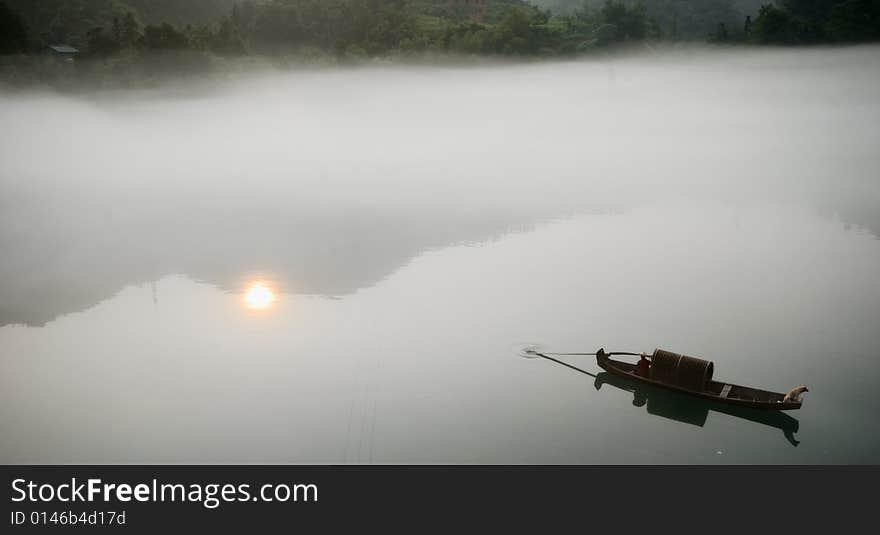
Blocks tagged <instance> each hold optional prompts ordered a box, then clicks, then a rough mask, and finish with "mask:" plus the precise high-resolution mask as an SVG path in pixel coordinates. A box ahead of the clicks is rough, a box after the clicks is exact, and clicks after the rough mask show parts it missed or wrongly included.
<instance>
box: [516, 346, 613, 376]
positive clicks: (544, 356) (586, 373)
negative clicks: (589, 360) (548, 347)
mask: <svg viewBox="0 0 880 535" xmlns="http://www.w3.org/2000/svg"><path fill="white" fill-rule="evenodd" d="M526 353H528V354H530V355H535V356H536V357H541V358H542V359H547V360H551V361H553V362H555V363H557V364H562V365H563V366H565V367H566V368H571V369H572V370H574V371H576V372H581V373H583V374H585V375H589V376H590V377H593V378H594V379H595V378H596V375H595V374H593V373H590V372H588V371H587V370H582V369H580V368H578V367H577V366H572V365H571V364H569V363H567V362H562V361H561V360H559V359H555V358H553V357H551V356H550V355H566V354H571V353H539V352H537V351H533V350H531V349H529V350H528V351H526ZM577 354H578V355H586V354H587V353H577ZM593 355H595V353H593Z"/></svg>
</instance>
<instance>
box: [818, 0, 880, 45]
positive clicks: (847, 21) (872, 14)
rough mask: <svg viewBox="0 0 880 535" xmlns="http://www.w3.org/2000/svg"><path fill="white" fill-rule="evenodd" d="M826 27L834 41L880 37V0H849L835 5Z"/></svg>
mask: <svg viewBox="0 0 880 535" xmlns="http://www.w3.org/2000/svg"><path fill="white" fill-rule="evenodd" d="M825 29H826V31H827V33H828V35H829V36H830V38H831V39H832V40H834V41H841V42H853V43H854V42H859V41H876V40H878V39H880V0H847V1H845V2H841V3H840V4H837V5H835V6H834V7H833V8H832V9H831V12H830V14H829V17H828V22H827V23H826V25H825Z"/></svg>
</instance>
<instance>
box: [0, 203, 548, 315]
mask: <svg viewBox="0 0 880 535" xmlns="http://www.w3.org/2000/svg"><path fill="white" fill-rule="evenodd" d="M80 208H82V207H81V206H80V207H77V208H73V207H72V208H71V209H68V210H67V211H65V210H64V209H63V206H58V205H56V206H54V207H52V210H51V213H49V212H48V211H47V212H39V211H36V212H34V211H31V212H29V213H28V216H27V219H26V220H22V219H18V220H16V219H12V220H7V221H5V222H4V224H5V225H6V228H7V229H9V228H14V229H16V231H15V232H14V233H3V234H0V242H2V249H3V250H4V251H16V254H14V255H5V256H3V257H2V258H0V326H2V325H7V324H15V323H21V324H26V325H31V326H40V325H44V324H45V323H47V322H49V321H51V320H53V319H55V318H57V317H58V316H60V315H64V314H67V313H71V312H76V311H81V310H84V309H87V308H89V307H91V306H93V305H95V304H97V303H99V302H101V301H103V300H105V299H108V298H110V297H112V296H113V295H115V294H116V293H117V292H118V291H120V290H121V289H122V288H124V287H125V286H128V285H133V284H142V283H147V282H151V281H155V280H158V279H160V278H162V277H164V276H166V275H169V274H184V275H186V276H188V277H190V278H192V279H195V280H199V281H205V282H209V283H211V284H214V285H216V286H218V287H220V288H222V289H223V290H226V291H233V292H234V291H240V290H241V289H242V285H243V284H244V283H245V282H246V280H245V279H246V277H248V276H253V275H255V274H262V275H265V276H268V277H271V278H272V279H273V280H274V281H276V282H277V283H278V284H279V285H280V289H281V290H282V291H285V292H293V293H300V294H316V295H333V296H336V295H345V294H349V293H352V292H354V291H356V290H358V289H360V288H364V287H368V286H371V285H373V284H375V283H376V282H378V281H380V280H381V279H383V278H384V277H387V276H388V275H390V274H391V273H393V272H394V271H395V270H396V269H398V268H399V267H401V266H402V265H404V264H405V263H406V262H407V261H409V260H410V259H412V258H413V257H415V256H417V255H418V254H419V253H421V252H423V251H425V250H428V249H432V248H440V247H445V246H448V245H451V244H457V243H468V242H479V241H484V240H487V239H492V238H493V237H496V236H500V235H502V234H504V233H507V232H510V231H512V230H517V229H521V228H525V227H529V226H531V225H533V224H534V222H535V221H536V220H537V218H538V215H537V214H536V213H523V212H520V213H513V212H510V211H504V210H492V209H490V208H486V209H483V210H475V209H473V207H467V206H463V205H460V206H458V207H456V206H443V207H442V208H441V207H434V208H433V209H432V208H429V207H424V206H421V207H418V208H415V207H406V206H361V207H357V206H348V207H338V206H337V207H332V206H331V205H329V204H328V205H327V206H316V205H307V204H305V205H304V204H302V203H298V202H291V203H290V204H289V205H288V206H287V207H286V208H283V209H281V208H277V207H276V208H273V209H269V210H259V209H257V208H256V207H254V206H249V207H246V208H239V209H238V210H236V209H232V208H230V207H229V206H225V207H224V206H220V205H218V206H206V207H205V206H203V207H201V208H199V209H198V210H197V209H196V208H197V207H196V206H193V205H190V206H188V207H186V208H185V209H183V210H181V209H179V207H178V208H175V209H174V210H161V209H157V210H153V209H151V208H149V207H148V206H130V207H127V210H125V211H122V210H120V209H118V208H114V209H113V210H108V209H96V208H94V207H92V208H91V209H86V210H81V209H80ZM59 209H60V211H59ZM8 216H9V214H7V217H8ZM12 216H13V217H15V214H12ZM18 216H19V217H21V214H18Z"/></svg>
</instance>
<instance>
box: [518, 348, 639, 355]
mask: <svg viewBox="0 0 880 535" xmlns="http://www.w3.org/2000/svg"><path fill="white" fill-rule="evenodd" d="M526 353H534V354H539V353H538V352H537V351H534V350H531V349H530V350H527V351H526ZM540 354H542V355H555V356H557V357H560V356H562V357H565V356H584V357H595V356H596V353H540ZM605 354H606V355H632V356H633V357H641V356H642V355H644V353H630V352H629V351H606V352H605ZM645 356H650V355H645Z"/></svg>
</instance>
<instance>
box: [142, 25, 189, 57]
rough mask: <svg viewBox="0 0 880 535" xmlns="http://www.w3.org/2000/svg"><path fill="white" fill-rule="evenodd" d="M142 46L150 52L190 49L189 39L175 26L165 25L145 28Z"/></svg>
mask: <svg viewBox="0 0 880 535" xmlns="http://www.w3.org/2000/svg"><path fill="white" fill-rule="evenodd" d="M140 45H141V46H142V47H144V48H146V49H149V50H182V49H185V48H189V39H188V38H187V36H186V35H184V34H182V33H181V32H179V31H177V30H176V29H175V28H174V26H172V25H170V24H168V23H164V24H162V25H160V26H147V27H146V28H144V35H143V37H141V39H140Z"/></svg>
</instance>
